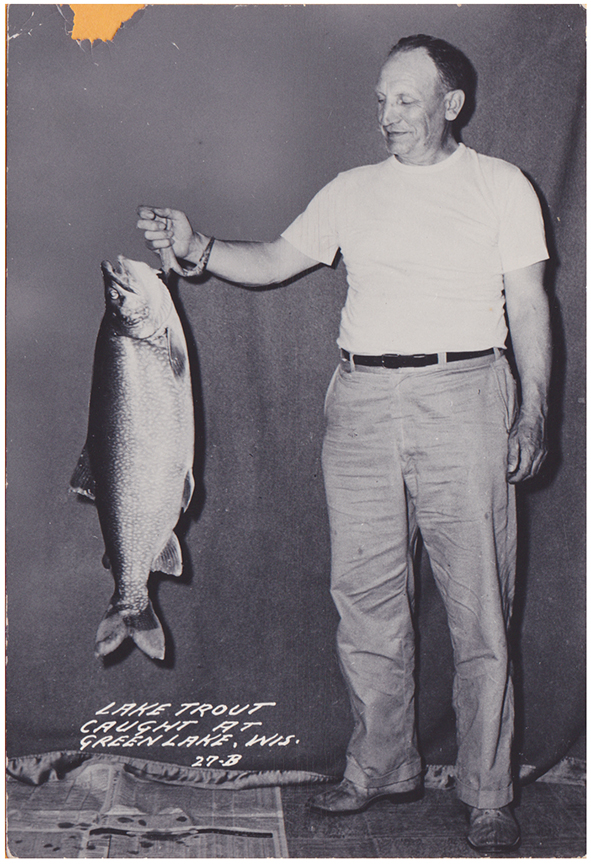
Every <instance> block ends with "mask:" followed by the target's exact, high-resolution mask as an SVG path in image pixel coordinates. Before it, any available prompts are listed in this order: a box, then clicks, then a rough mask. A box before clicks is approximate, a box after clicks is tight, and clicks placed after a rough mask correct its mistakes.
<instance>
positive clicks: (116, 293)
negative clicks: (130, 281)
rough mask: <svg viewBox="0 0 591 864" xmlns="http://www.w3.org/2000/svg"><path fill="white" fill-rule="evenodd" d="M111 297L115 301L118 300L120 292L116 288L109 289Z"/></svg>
mask: <svg viewBox="0 0 591 864" xmlns="http://www.w3.org/2000/svg"><path fill="white" fill-rule="evenodd" d="M109 297H111V298H112V299H113V300H117V299H118V297H119V291H117V289H116V288H109Z"/></svg>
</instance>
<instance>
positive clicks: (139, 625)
mask: <svg viewBox="0 0 591 864" xmlns="http://www.w3.org/2000/svg"><path fill="white" fill-rule="evenodd" d="M128 636H129V637H130V638H131V639H133V641H134V642H135V644H136V645H137V646H138V648H140V649H141V650H142V651H143V652H144V654H147V655H148V657H152V658H153V659H154V660H163V659H164V652H165V644H164V632H163V630H162V625H161V624H160V621H159V620H158V618H157V616H156V613H155V612H154V609H153V607H152V604H151V603H150V601H149V600H148V605H147V606H146V607H145V609H142V611H141V612H138V613H134V614H123V613H122V611H121V610H120V609H119V608H118V604H117V600H116V599H111V602H110V603H109V607H108V609H107V611H106V612H105V616H104V618H103V620H102V621H101V623H100V624H99V628H98V630H97V634H96V643H95V646H94V653H95V654H96V656H97V657H105V656H106V655H107V654H110V653H111V652H112V651H114V650H115V649H116V648H118V647H119V645H121V643H122V642H123V641H124V639H126V638H127V637H128Z"/></svg>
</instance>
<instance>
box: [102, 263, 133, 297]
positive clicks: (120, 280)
mask: <svg viewBox="0 0 591 864" xmlns="http://www.w3.org/2000/svg"><path fill="white" fill-rule="evenodd" d="M125 260H126V259H125V258H124V257H123V255H118V256H117V261H118V267H117V268H115V267H113V265H112V264H111V262H110V261H101V270H102V271H103V276H104V277H105V278H106V279H108V280H109V281H110V282H114V283H115V284H116V285H119V287H120V288H123V289H124V290H125V291H131V292H132V293H134V294H135V291H134V290H133V288H132V287H131V273H130V272H129V269H128V268H127V267H126V266H125Z"/></svg>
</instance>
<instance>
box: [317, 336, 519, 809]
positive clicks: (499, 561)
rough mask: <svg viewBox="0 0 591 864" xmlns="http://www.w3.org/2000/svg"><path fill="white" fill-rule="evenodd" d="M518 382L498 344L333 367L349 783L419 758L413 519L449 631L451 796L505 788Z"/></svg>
mask: <svg viewBox="0 0 591 864" xmlns="http://www.w3.org/2000/svg"><path fill="white" fill-rule="evenodd" d="M515 389H516V388H515V382H514V380H513V377H512V375H511V372H510V369H509V366H508V364H507V361H506V360H505V358H504V357H503V356H502V354H501V352H500V351H496V352H495V355H494V356H493V355H491V356H487V357H481V358H476V359H471V360H460V361H455V362H450V363H445V362H440V363H439V364H438V365H434V366H427V367H421V368H413V369H396V370H390V369H383V368H381V367H364V366H357V367H355V366H354V364H353V363H352V362H350V361H344V360H343V361H341V364H340V365H339V367H338V368H337V370H336V372H335V375H334V376H333V379H332V381H331V384H330V387H329V390H328V393H327V397H326V405H325V413H326V419H327V429H326V435H325V439H324V445H323V453H322V465H323V471H324V480H325V487H326V494H327V501H328V509H329V517H330V530H331V544H332V574H331V577H332V578H331V592H332V596H333V599H334V602H335V604H336V607H337V609H338V612H339V615H340V618H341V620H340V624H339V628H338V636H337V642H338V651H339V658H340V663H341V667H342V671H343V674H344V677H345V680H346V683H347V687H348V690H349V695H350V699H351V706H352V710H353V715H354V722H355V725H354V731H353V735H352V737H351V740H350V742H349V747H348V750H347V767H346V771H345V777H347V778H348V779H350V780H351V781H353V782H354V783H356V784H357V785H359V786H363V787H370V788H372V789H374V788H375V789H380V788H382V787H384V786H388V787H392V786H394V787H395V791H400V792H403V791H406V790H407V789H409V788H412V787H413V786H414V785H415V784H416V778H417V776H418V775H419V773H420V771H421V767H422V766H421V760H420V756H419V753H418V751H417V746H416V731H415V705H414V691H415V677H414V655H415V634H414V630H413V624H412V616H411V603H412V600H411V598H412V579H413V574H412V555H411V548H412V543H413V537H414V536H415V533H416V530H417V529H418V530H420V532H421V535H422V538H423V542H424V544H425V548H426V550H427V552H428V554H429V558H430V561H431V566H432V570H433V575H434V577H435V580H436V583H437V586H438V589H439V591H440V594H441V597H442V599H443V602H444V604H445V608H446V612H447V619H448V625H449V630H450V634H451V641H452V646H453V657H454V667H455V669H454V685H453V706H454V710H455V714H456V723H457V740H458V757H457V763H456V788H457V791H458V796H459V798H460V799H461V800H462V801H464V802H465V803H466V804H469V805H470V806H473V807H480V808H489V807H502V806H504V805H505V804H508V803H509V802H510V801H511V800H512V797H513V792H512V782H511V771H510V755H511V753H510V751H511V743H512V736H513V689H512V683H511V678H510V670H509V658H508V650H507V627H508V623H509V617H510V614H511V605H512V600H513V593H514V583H515V551H516V525H515V495H514V488H513V487H512V486H511V485H509V484H508V483H507V481H506V469H507V446H508V445H507V441H508V433H509V430H510V428H511V425H512V423H513V420H514V417H515V412H516V397H515Z"/></svg>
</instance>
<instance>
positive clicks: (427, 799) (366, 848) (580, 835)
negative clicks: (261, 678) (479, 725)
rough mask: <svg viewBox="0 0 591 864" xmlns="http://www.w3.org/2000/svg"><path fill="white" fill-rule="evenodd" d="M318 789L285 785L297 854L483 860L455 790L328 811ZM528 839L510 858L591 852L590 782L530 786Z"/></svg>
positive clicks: (288, 829)
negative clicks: (590, 840) (590, 820)
mask: <svg viewBox="0 0 591 864" xmlns="http://www.w3.org/2000/svg"><path fill="white" fill-rule="evenodd" d="M317 790H318V787H317V786H316V787H312V786H309V787H305V786H288V787H284V788H282V790H281V797H282V801H283V815H284V821H285V833H286V836H287V845H288V849H289V857H290V858H479V857H481V856H480V855H479V854H478V853H477V852H475V851H474V850H472V849H471V848H470V847H469V846H468V844H467V843H466V841H465V835H466V817H465V811H464V808H463V805H461V804H460V803H459V802H458V801H457V799H456V798H455V795H454V793H453V791H448V790H441V789H426V790H425V795H424V797H423V798H422V800H420V801H418V802H413V803H406V804H391V803H390V802H389V801H376V802H375V804H373V805H372V806H371V807H369V808H368V809H367V810H366V811H365V812H364V813H361V814H358V815H353V816H351V815H350V816H323V815H322V814H321V813H316V812H314V811H313V810H311V809H310V808H309V807H308V805H307V803H306V802H307V800H308V798H309V797H310V795H312V794H313V793H314V792H315V791H317ZM515 814H516V816H517V819H518V821H519V823H520V825H521V833H522V842H521V845H520V847H519V848H518V849H517V850H516V851H515V852H513V853H511V854H510V855H508V854H504V855H503V856H491V857H504V858H508V857H511V858H576V857H580V856H584V855H586V851H587V850H586V843H585V815H586V813H585V787H584V786H578V785H566V784H557V783H544V782H537V783H531V784H529V785H527V786H524V787H523V789H522V790H521V801H520V804H519V806H518V807H516V809H515Z"/></svg>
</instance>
